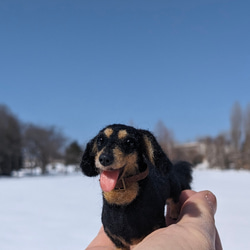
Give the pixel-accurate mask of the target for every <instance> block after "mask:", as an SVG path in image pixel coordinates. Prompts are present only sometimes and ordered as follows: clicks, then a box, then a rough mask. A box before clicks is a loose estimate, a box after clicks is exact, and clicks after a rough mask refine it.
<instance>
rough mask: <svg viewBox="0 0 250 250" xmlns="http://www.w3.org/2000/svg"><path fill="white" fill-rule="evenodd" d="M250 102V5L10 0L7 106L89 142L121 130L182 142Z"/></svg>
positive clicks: (5, 35)
mask: <svg viewBox="0 0 250 250" xmlns="http://www.w3.org/2000/svg"><path fill="white" fill-rule="evenodd" d="M235 101H238V102H239V103H240V104H241V105H242V108H245V107H246V105H247V104H248V103H250V1H249V0H36V1H33V0H18V1H17V0H1V1H0V103H1V104H5V105H7V106H8V107H9V108H10V109H11V111H12V112H13V113H14V114H15V115H17V117H18V118H19V119H20V120H21V121H23V122H32V123H35V124H37V125H42V126H46V125H55V126H57V127H59V128H60V129H61V130H62V131H63V132H64V133H65V134H66V135H67V136H69V137H70V138H72V139H76V140H78V141H79V142H81V143H84V142H86V141H88V140H89V139H90V138H92V137H93V136H94V135H95V134H96V133H97V131H99V129H101V128H102V127H104V126H106V125H108V124H111V123H125V124H128V123H130V122H131V121H133V124H134V125H135V126H136V127H140V128H144V129H149V130H151V131H153V130H154V128H155V125H156V123H157V122H158V121H159V120H162V121H163V122H164V124H165V125H166V126H167V127H168V128H169V129H171V130H172V131H173V132H174V134H175V138H176V139H177V140H178V141H180V142H185V141H192V140H194V139H195V138H196V137H197V136H203V135H211V136H215V135H217V134H219V133H220V132H223V131H226V130H228V129H229V126H230V110H231V107H232V105H233V104H234V103H235Z"/></svg>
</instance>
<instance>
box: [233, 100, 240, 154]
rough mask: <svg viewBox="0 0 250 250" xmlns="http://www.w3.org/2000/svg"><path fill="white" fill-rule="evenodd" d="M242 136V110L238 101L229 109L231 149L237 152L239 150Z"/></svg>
mask: <svg viewBox="0 0 250 250" xmlns="http://www.w3.org/2000/svg"><path fill="white" fill-rule="evenodd" d="M241 136H242V110H241V106H240V104H239V103H238V102H236V103H235V104H234V105H233V108H232V111H231V141H232V146H233V149H234V150H235V151H236V152H238V151H239V150H240V144H241Z"/></svg>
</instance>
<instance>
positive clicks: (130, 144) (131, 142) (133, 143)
mask: <svg viewBox="0 0 250 250" xmlns="http://www.w3.org/2000/svg"><path fill="white" fill-rule="evenodd" d="M126 144H127V145H128V146H129V147H133V146H134V145H135V142H134V140H133V139H131V138H128V139H126Z"/></svg>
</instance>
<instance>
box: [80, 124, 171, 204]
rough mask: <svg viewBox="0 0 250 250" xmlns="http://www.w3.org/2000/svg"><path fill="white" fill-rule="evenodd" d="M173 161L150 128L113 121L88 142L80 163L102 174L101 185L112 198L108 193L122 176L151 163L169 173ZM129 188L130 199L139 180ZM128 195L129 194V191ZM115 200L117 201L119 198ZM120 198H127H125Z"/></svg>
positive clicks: (86, 169)
mask: <svg viewBox="0 0 250 250" xmlns="http://www.w3.org/2000/svg"><path fill="white" fill-rule="evenodd" d="M170 165H171V162H170V161H169V160H168V158H167V156H166V154H165V153H164V152H163V151H162V149H161V147H160V145H159V144H158V143H157V141H156V139H155V137H154V136H153V135H152V134H151V133H150V132H149V131H146V130H141V129H135V128H133V127H130V126H126V125H121V124H113V125H110V126H107V127H105V128H104V129H102V130H101V131H100V132H99V133H98V135H97V136H96V137H94V138H93V139H92V140H91V141H90V142H89V143H88V144H87V146H86V150H85V152H84V154H83V157H82V161H81V165H80V166H81V169H82V171H83V173H84V174H85V175H87V176H96V175H98V174H100V184H101V188H102V190H103V192H104V193H106V198H107V199H109V196H107V193H112V192H111V191H113V190H114V189H115V188H116V186H117V183H118V182H119V181H120V180H124V179H125V180H127V179H128V178H130V177H131V176H136V175H139V174H140V173H143V172H145V171H146V170H147V168H150V167H151V168H152V167H157V168H159V170H160V171H161V172H163V173H166V172H167V171H168V168H169V166H170ZM129 188H130V190H132V191H131V192H130V193H131V194H133V195H132V196H133V197H132V196H131V197H132V198H131V197H130V198H129V201H130V200H132V199H134V198H135V197H136V195H137V194H138V190H139V186H138V183H132V184H131V185H130V186H129V187H128V189H129ZM112 194H113V193H112ZM119 197H121V196H120V195H119ZM126 197H129V195H128V194H126ZM126 199H128V198H126ZM110 200H111V198H110ZM112 200H114V195H112ZM115 200H116V203H117V198H115ZM121 200H122V202H124V198H122V199H121Z"/></svg>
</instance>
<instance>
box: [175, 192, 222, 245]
mask: <svg viewBox="0 0 250 250" xmlns="http://www.w3.org/2000/svg"><path fill="white" fill-rule="evenodd" d="M180 203H181V205H182V209H181V212H180V217H179V221H178V224H179V225H182V226H185V227H187V228H189V229H190V230H191V231H192V232H195V234H196V236H198V235H199V237H202V238H203V239H204V241H206V242H207V244H211V242H214V243H215V242H216V239H217V236H218V235H217V230H216V227H215V220H214V215H215V212H216V209H217V201H216V197H215V196H214V194H213V193H211V192H210V191H201V192H198V193H196V192H194V191H191V190H185V191H183V192H182V194H181V196H180ZM210 247H211V248H209V249H216V247H215V246H210Z"/></svg>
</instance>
